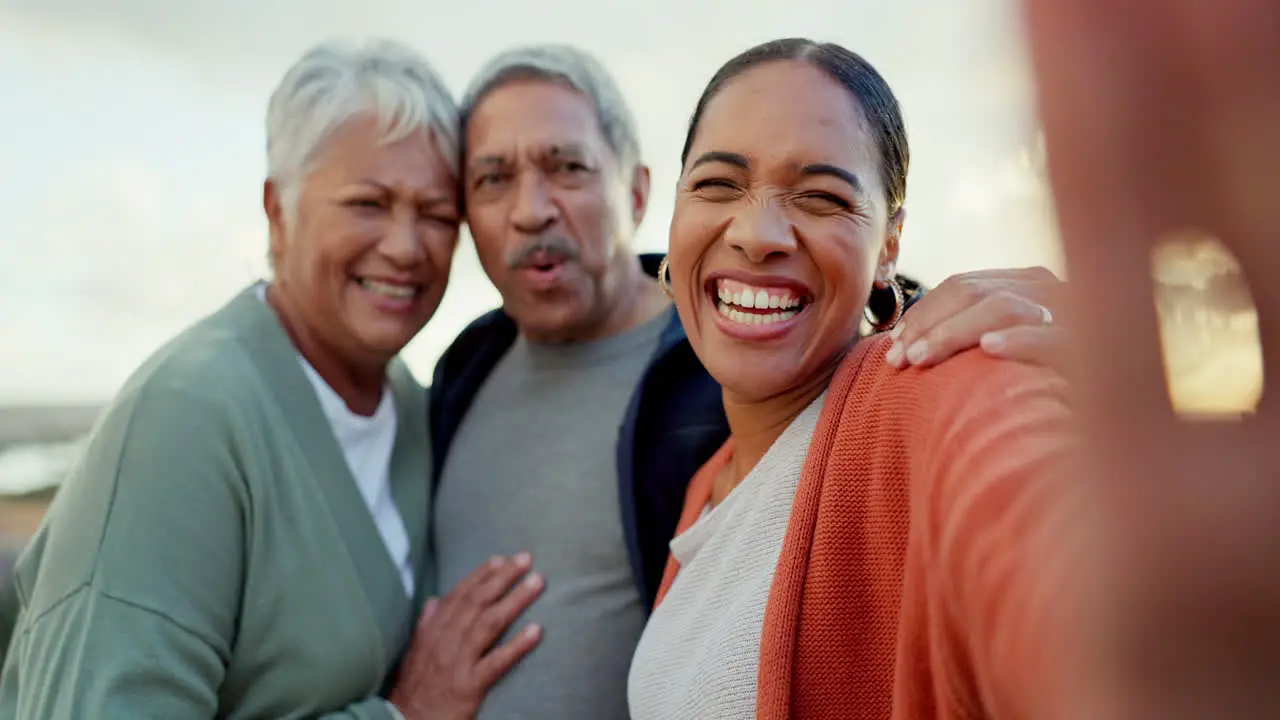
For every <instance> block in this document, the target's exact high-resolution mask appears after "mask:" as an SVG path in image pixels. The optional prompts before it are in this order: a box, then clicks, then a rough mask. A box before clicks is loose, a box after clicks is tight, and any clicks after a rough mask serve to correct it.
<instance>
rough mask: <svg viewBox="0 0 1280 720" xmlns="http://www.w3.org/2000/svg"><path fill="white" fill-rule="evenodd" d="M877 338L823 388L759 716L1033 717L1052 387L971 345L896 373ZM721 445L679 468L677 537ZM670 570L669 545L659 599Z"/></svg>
mask: <svg viewBox="0 0 1280 720" xmlns="http://www.w3.org/2000/svg"><path fill="white" fill-rule="evenodd" d="M888 344H889V343H888V340H887V339H886V338H884V337H883V336H881V337H877V338H872V339H868V340H865V341H863V342H861V343H859V345H858V347H856V348H855V350H854V351H853V352H852V353H851V354H850V356H849V358H847V359H846V360H845V362H844V363H843V364H842V365H841V367H840V369H839V370H838V371H837V373H836V375H835V377H834V378H833V380H832V382H831V386H830V388H829V390H828V394H827V400H826V405H825V407H824V408H823V410H822V415H821V418H820V420H819V422H818V426H817V429H816V430H815V431H814V436H813V442H812V445H811V446H810V449H809V454H808V457H807V459H806V461H805V468H804V472H803V474H802V476H801V479H800V483H799V486H798V488H797V490H796V497H795V502H794V505H793V507H792V510H791V520H790V522H789V524H788V526H787V533H786V538H785V540H784V542H783V548H782V554H781V556H780V557H779V560H778V567H777V574H776V576H775V578H774V582H773V588H772V590H771V592H770V596H769V601H768V606H767V608H766V611H765V619H764V630H763V635H762V638H761V648H760V668H759V677H758V688H759V690H758V692H759V696H758V701H757V717H758V718H759V719H760V720H790V719H797V720H826V719H828V718H829V719H830V720H836V719H837V718H838V719H839V720H861V719H864V718H865V719H867V720H872V719H874V720H884V719H885V718H894V719H895V720H929V719H930V718H957V719H959V718H978V717H995V718H1023V717H1028V716H1035V717H1042V716H1043V714H1044V713H1043V712H1042V711H1043V710H1045V704H1046V703H1049V702H1050V701H1049V700H1048V699H1047V698H1048V691H1049V688H1048V686H1047V685H1046V683H1047V681H1048V680H1050V679H1051V674H1050V673H1048V672H1047V671H1046V670H1045V665H1044V663H1045V662H1046V661H1047V660H1048V659H1049V658H1047V657H1045V656H1046V655H1047V654H1048V653H1047V651H1046V644H1047V642H1048V637H1047V635H1048V630H1047V628H1048V625H1047V623H1046V617H1047V615H1046V614H1045V612H1044V611H1045V608H1046V602H1045V599H1046V598H1045V597H1043V596H1042V597H1040V598H1038V599H1037V598H1034V597H1032V594H1033V593H1037V592H1038V591H1040V590H1046V589H1048V588H1047V584H1046V583H1045V582H1042V581H1043V579H1044V576H1045V575H1047V574H1048V573H1047V572H1046V571H1045V568H1046V567H1047V565H1046V564H1045V563H1044V562H1043V560H1044V558H1043V557H1042V556H1040V555H1039V554H1038V552H1037V550H1035V549H1033V548H1035V547H1039V546H1038V545H1036V544H1035V543H1034V542H1033V539H1038V538H1041V537H1044V536H1045V534H1046V533H1048V532H1049V531H1050V528H1051V527H1052V526H1053V524H1052V523H1050V522H1049V517H1048V514H1049V513H1050V512H1053V511H1056V510H1057V509H1058V508H1060V507H1061V506H1062V503H1060V502H1059V497H1058V492H1057V491H1058V490H1059V489H1061V488H1062V487H1063V485H1062V484H1061V483H1058V482H1056V481H1053V480H1052V476H1053V475H1054V474H1055V473H1057V471H1058V470H1059V469H1060V468H1061V463H1062V460H1063V458H1064V455H1065V453H1066V452H1067V450H1068V443H1069V440H1070V435H1069V433H1068V432H1067V429H1066V427H1065V423H1066V421H1067V420H1068V413H1067V407H1066V404H1065V401H1064V397H1063V390H1064V386H1063V383H1062V382H1061V380H1059V379H1058V378H1057V377H1056V376H1054V375H1052V374H1050V373H1049V372H1048V371H1045V370H1041V369H1038V368H1033V367H1031V366H1026V365H1020V364H1017V363H1012V362H1004V361H998V360H993V359H991V358H988V357H986V356H984V355H983V354H982V353H981V352H979V351H972V352H968V353H964V354H962V355H960V356H958V357H956V358H954V359H952V360H949V361H947V362H945V363H942V364H941V365H938V366H936V367H934V368H931V369H927V370H907V371H899V370H895V369H894V368H892V367H890V366H889V365H888V364H887V363H885V361H884V354H885V351H886V350H887V348H888ZM732 443H733V441H732V440H730V441H729V443H727V444H726V445H725V446H724V447H723V448H721V450H720V451H719V452H718V453H717V454H716V455H715V456H714V457H713V458H712V459H711V460H710V461H708V463H707V464H706V465H705V466H704V467H703V468H702V469H701V470H700V471H699V472H698V474H697V476H696V477H695V478H694V480H693V482H692V484H691V485H690V487H689V491H688V494H687V497H686V500H685V506H684V512H683V515H682V517H681V520H680V525H679V532H683V531H684V530H685V529H686V528H688V527H689V526H690V525H692V524H693V523H694V522H695V521H696V520H697V518H698V516H699V514H700V512H701V510H702V508H703V507H704V506H705V505H706V503H707V501H708V500H709V498H710V497H711V485H712V482H713V480H714V479H715V477H716V474H717V473H718V472H719V471H720V469H721V468H722V467H723V466H724V464H725V463H726V462H728V460H729V457H730V456H731V454H732V452H733V449H732V447H733V446H732ZM678 571H679V566H678V564H677V563H676V561H675V559H674V558H669V559H668V563H667V569H666V577H665V578H664V580H663V583H662V587H661V590H660V591H659V595H658V602H659V603H660V602H662V598H663V597H664V596H665V594H666V592H667V590H668V589H669V588H670V586H671V583H672V581H674V579H675V576H676V574H677V572H678ZM1037 713H1038V714H1037Z"/></svg>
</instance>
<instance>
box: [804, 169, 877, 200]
mask: <svg viewBox="0 0 1280 720" xmlns="http://www.w3.org/2000/svg"><path fill="white" fill-rule="evenodd" d="M800 172H802V173H804V174H805V175H826V176H828V177H833V178H837V179H840V180H843V181H845V182H847V183H849V186H850V187H852V188H853V191H854V192H856V193H858V194H859V195H865V194H866V192H865V191H864V190H863V188H862V181H861V180H859V179H858V176H857V175H854V174H853V173H851V172H849V171H848V170H845V169H844V168H842V167H836V166H835V165H828V164H826V163H815V164H813V165H805V166H804V167H802V168H800Z"/></svg>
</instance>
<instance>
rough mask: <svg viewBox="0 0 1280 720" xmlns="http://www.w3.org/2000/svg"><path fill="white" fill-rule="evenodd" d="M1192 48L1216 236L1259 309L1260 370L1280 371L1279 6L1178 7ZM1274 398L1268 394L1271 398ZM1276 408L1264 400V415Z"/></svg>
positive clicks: (1250, 0)
mask: <svg viewBox="0 0 1280 720" xmlns="http://www.w3.org/2000/svg"><path fill="white" fill-rule="evenodd" d="M1179 10H1180V11H1181V12H1180V15H1181V17H1182V20H1181V22H1182V24H1183V26H1184V27H1185V28H1187V29H1188V35H1189V36H1190V38H1191V40H1190V42H1187V43H1185V44H1184V52H1187V53H1189V54H1190V55H1191V56H1192V57H1193V58H1195V60H1196V62H1195V63H1194V64H1193V65H1192V67H1193V68H1194V70H1195V72H1196V74H1197V76H1198V80H1199V83H1198V84H1199V86H1200V87H1203V88H1204V89H1205V94H1206V97H1205V98H1204V99H1203V101H1202V102H1201V103H1199V104H1201V105H1202V106H1203V107H1205V109H1206V111H1207V112H1206V114H1207V115H1209V116H1210V117H1211V119H1209V120H1206V122H1205V127H1204V131H1205V132H1204V135H1203V138H1204V142H1205V143H1207V144H1208V145H1209V148H1208V151H1207V153H1206V158H1207V161H1208V162H1209V163H1210V165H1211V167H1212V172H1213V176H1212V177H1216V178H1218V180H1217V181H1216V182H1211V183H1210V188H1208V189H1209V190H1210V192H1213V193H1214V202H1215V204H1216V205H1217V206H1218V207H1217V215H1218V218H1217V219H1218V223H1219V225H1218V226H1217V227H1216V228H1213V229H1215V230H1217V234H1218V235H1219V237H1220V238H1221V240H1222V241H1223V243H1224V244H1225V245H1226V246H1227V247H1228V248H1229V249H1230V250H1231V251H1232V252H1233V253H1234V254H1235V256H1236V258H1237V259H1238V260H1239V262H1240V265H1241V267H1242V269H1243V271H1244V275H1245V276H1246V277H1247V278H1248V279H1249V285H1250V290H1251V292H1252V294H1253V296H1254V300H1255V304H1256V305H1257V308H1258V311H1259V312H1258V324H1259V331H1260V335H1261V339H1262V345H1263V360H1264V362H1265V363H1266V369H1267V371H1268V372H1271V373H1272V374H1273V376H1274V373H1275V372H1277V371H1278V370H1280V288H1278V287H1277V284H1276V283H1275V282H1274V278H1273V277H1272V275H1273V274H1274V272H1275V270H1274V268H1276V267H1277V266H1280V248H1278V247H1277V243H1276V242H1275V239H1276V238H1277V237H1280V203H1277V202H1276V201H1275V192H1276V188H1277V187H1280V132H1277V130H1276V129H1277V128H1280V4H1277V3H1276V2H1274V0H1262V1H1259V0H1235V1H1233V2H1231V3H1230V4H1229V6H1225V7H1223V8H1222V9H1221V11H1219V10H1217V9H1216V8H1215V10H1214V11H1213V12H1206V11H1205V9H1204V8H1202V7H1198V6H1196V5H1194V4H1192V3H1185V2H1184V3H1179ZM1273 395H1274V393H1273ZM1273 405H1274V401H1272V400H1270V399H1269V398H1268V400H1267V402H1265V406H1266V408H1267V409H1263V408H1260V411H1261V412H1263V413H1267V414H1270V412H1271V410H1270V409H1269V408H1270V407H1271V406H1273Z"/></svg>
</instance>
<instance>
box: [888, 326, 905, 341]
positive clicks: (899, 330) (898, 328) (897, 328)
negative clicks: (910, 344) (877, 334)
mask: <svg viewBox="0 0 1280 720" xmlns="http://www.w3.org/2000/svg"><path fill="white" fill-rule="evenodd" d="M901 334H902V323H898V324H897V325H894V326H893V329H892V330H890V331H889V337H891V338H893V339H894V340H897V339H898V336H899V335H901Z"/></svg>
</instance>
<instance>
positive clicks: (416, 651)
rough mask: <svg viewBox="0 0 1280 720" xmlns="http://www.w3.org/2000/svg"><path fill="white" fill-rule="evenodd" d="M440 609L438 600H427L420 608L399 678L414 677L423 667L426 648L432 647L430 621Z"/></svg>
mask: <svg viewBox="0 0 1280 720" xmlns="http://www.w3.org/2000/svg"><path fill="white" fill-rule="evenodd" d="M439 607H440V601H439V599H438V598H431V599H430V600H427V604H426V605H425V606H424V607H423V608H422V612H421V613H420V614H419V615H418V622H417V624H416V625H415V626H414V631H413V640H412V642H411V643H410V645H409V651H408V652H407V653H405V657H404V662H403V664H402V665H401V666H400V674H399V677H401V678H409V679H410V681H411V682H412V678H414V677H416V676H417V675H418V673H419V672H421V669H422V667H423V666H424V664H425V663H424V660H425V657H426V652H427V648H429V647H431V646H432V638H431V637H430V632H431V619H432V618H433V617H434V616H435V614H436V610H437V609H438V608H439Z"/></svg>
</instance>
